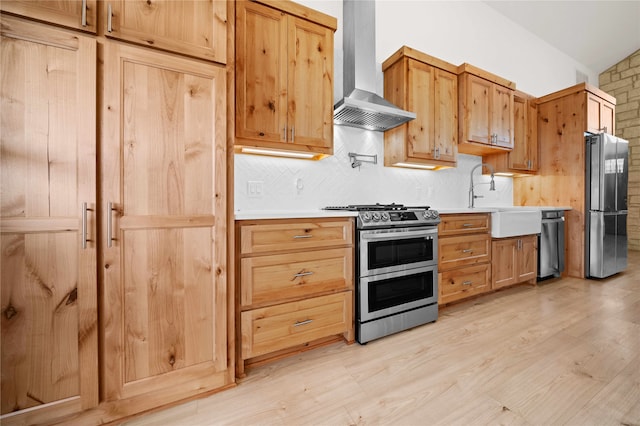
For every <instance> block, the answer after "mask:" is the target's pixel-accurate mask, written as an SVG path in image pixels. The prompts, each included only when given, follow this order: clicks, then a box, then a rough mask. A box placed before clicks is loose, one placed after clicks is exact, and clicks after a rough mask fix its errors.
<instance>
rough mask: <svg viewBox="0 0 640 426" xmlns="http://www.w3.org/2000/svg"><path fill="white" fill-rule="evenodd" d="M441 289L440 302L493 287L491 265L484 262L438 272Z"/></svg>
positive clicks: (482, 291)
mask: <svg viewBox="0 0 640 426" xmlns="http://www.w3.org/2000/svg"><path fill="white" fill-rule="evenodd" d="M438 278H439V282H438V288H439V289H440V299H439V302H440V303H441V304H443V303H449V302H454V301H456V300H460V299H464V298H467V297H471V296H475V295H477V294H481V293H485V292H487V291H488V290H489V289H490V288H491V265H490V264H488V263H483V264H480V265H475V266H468V267H466V268H459V269H454V270H449V271H444V272H440V273H439V274H438Z"/></svg>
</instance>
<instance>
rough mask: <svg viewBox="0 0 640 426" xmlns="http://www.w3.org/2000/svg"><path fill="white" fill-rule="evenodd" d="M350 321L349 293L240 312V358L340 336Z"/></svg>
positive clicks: (351, 315) (351, 309) (350, 293)
mask: <svg viewBox="0 0 640 426" xmlns="http://www.w3.org/2000/svg"><path fill="white" fill-rule="evenodd" d="M352 321H353V297H352V292H350V291H348V292H342V293H337V294H331V295H328V296H321V297H315V298H310V299H303V300H299V301H296V302H290V303H283V304H278V305H274V306H270V307H266V308H260V309H254V310H251V311H245V312H242V358H243V359H247V358H252V357H255V356H258V355H263V354H266V353H270V352H275V351H277V350H280V349H284V348H288V347H291V346H295V345H299V344H302V343H306V342H311V341H313V340H316V339H319V338H322V337H325V336H329V335H332V334H339V333H343V332H345V331H347V330H348V329H349V328H351V327H352V324H351V322H352Z"/></svg>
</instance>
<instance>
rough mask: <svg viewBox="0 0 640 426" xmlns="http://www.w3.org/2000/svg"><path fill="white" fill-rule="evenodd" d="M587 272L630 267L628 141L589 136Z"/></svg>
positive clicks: (613, 271)
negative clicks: (628, 249) (628, 242)
mask: <svg viewBox="0 0 640 426" xmlns="http://www.w3.org/2000/svg"><path fill="white" fill-rule="evenodd" d="M586 143H587V146H586V148H587V149H586V154H587V155H586V157H587V164H586V185H587V187H586V202H587V205H586V217H585V222H586V229H585V244H586V250H585V275H586V276H587V277H589V278H605V277H608V276H611V275H613V274H616V273H618V272H620V271H622V270H624V269H625V268H626V267H627V185H628V179H629V142H627V141H626V140H624V139H620V138H617V137H615V136H613V135H609V134H607V133H601V134H597V135H588V136H587V137H586Z"/></svg>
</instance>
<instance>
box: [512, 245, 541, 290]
mask: <svg viewBox="0 0 640 426" xmlns="http://www.w3.org/2000/svg"><path fill="white" fill-rule="evenodd" d="M519 240H520V243H519V244H520V246H519V250H518V277H517V281H516V282H523V281H528V280H535V279H536V276H537V273H538V269H537V268H538V237H537V236H535V235H530V236H525V237H521V238H520V239H519Z"/></svg>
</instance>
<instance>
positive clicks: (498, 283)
mask: <svg viewBox="0 0 640 426" xmlns="http://www.w3.org/2000/svg"><path fill="white" fill-rule="evenodd" d="M517 254H518V240H517V239H514V238H507V239H500V240H494V241H493V242H492V244H491V288H493V289H496V288H500V287H504V286H508V285H511V284H515V283H516V282H517V281H516V277H517V275H516V274H517V272H516V268H517V265H518V263H517V260H518V259H517Z"/></svg>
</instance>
